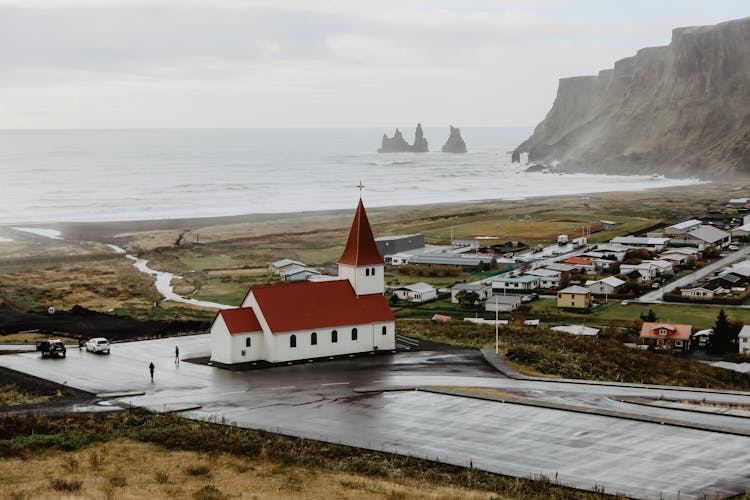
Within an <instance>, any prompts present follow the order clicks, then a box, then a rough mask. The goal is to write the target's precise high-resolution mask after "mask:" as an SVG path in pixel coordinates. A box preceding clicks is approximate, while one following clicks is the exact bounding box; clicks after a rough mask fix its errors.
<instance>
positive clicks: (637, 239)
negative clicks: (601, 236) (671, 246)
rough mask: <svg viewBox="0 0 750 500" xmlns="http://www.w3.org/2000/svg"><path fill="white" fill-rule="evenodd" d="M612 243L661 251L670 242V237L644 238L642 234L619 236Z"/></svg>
mask: <svg viewBox="0 0 750 500" xmlns="http://www.w3.org/2000/svg"><path fill="white" fill-rule="evenodd" d="M612 243H614V244H615V245H622V246H626V247H630V248H647V249H649V250H657V251H661V250H663V249H664V247H666V246H667V244H668V243H669V238H644V237H641V236H617V237H615V238H612Z"/></svg>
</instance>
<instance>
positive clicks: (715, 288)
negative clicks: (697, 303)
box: [680, 283, 729, 300]
mask: <svg viewBox="0 0 750 500" xmlns="http://www.w3.org/2000/svg"><path fill="white" fill-rule="evenodd" d="M726 293H729V290H727V289H726V288H723V287H722V286H721V285H720V284H718V283H706V284H705V285H701V286H696V287H693V288H683V289H682V290H680V294H681V295H682V296H683V297H687V298H689V299H697V300H711V299H713V298H714V297H715V296H717V295H724V294H726Z"/></svg>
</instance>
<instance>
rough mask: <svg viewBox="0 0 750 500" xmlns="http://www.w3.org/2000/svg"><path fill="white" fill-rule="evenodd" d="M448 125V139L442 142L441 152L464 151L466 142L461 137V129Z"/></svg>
mask: <svg viewBox="0 0 750 500" xmlns="http://www.w3.org/2000/svg"><path fill="white" fill-rule="evenodd" d="M450 127H451V134H450V135H449V136H448V140H447V141H445V144H443V147H442V151H443V153H465V152H466V143H465V142H464V139H463V137H461V131H460V130H459V129H458V128H457V127H454V126H453V125H451V126H450Z"/></svg>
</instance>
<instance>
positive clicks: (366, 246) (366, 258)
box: [339, 199, 383, 266]
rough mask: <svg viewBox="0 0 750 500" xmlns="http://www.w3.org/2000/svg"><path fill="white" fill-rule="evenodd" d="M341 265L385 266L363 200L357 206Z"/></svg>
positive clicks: (340, 259) (340, 260)
mask: <svg viewBox="0 0 750 500" xmlns="http://www.w3.org/2000/svg"><path fill="white" fill-rule="evenodd" d="M339 264H347V265H350V266H369V265H372V264H383V257H382V256H381V255H380V252H379V251H378V247H377V245H375V238H374V237H373V235H372V228H371V227H370V221H369V220H367V212H365V207H364V205H363V204H362V200H361V199H360V200H359V205H357V212H356V213H355V214H354V220H353V221H352V228H351V230H350V231H349V239H348V240H347V241H346V247H345V248H344V253H342V254H341V258H339Z"/></svg>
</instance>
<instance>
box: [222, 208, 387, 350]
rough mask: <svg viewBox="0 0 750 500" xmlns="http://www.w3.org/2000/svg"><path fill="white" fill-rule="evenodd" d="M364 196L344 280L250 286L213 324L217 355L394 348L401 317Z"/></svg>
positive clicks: (341, 266)
mask: <svg viewBox="0 0 750 500" xmlns="http://www.w3.org/2000/svg"><path fill="white" fill-rule="evenodd" d="M383 267H384V263H383V258H382V257H381V256H380V252H378V249H377V247H376V246H375V239H374V238H373V235H372V229H371V228H370V223H369V221H368V220H367V213H366V212H365V209H364V206H363V205H362V200H360V201H359V205H358V206H357V210H356V213H355V216H354V220H353V222H352V227H351V230H350V232H349V238H348V239H347V243H346V247H345V248H344V251H343V253H342V254H341V257H340V258H339V261H338V274H339V276H340V277H341V279H339V280H331V281H320V282H311V281H300V282H296V283H288V284H278V285H268V286H258V287H252V288H250V290H249V291H248V293H247V295H246V296H245V298H244V299H243V301H242V304H241V305H240V307H238V308H233V309H224V310H222V311H220V312H219V313H218V314H217V315H216V317H215V319H214V322H213V324H212V326H211V361H213V362H215V363H220V364H233V363H244V362H253V361H267V362H271V363H281V362H289V361H296V360H304V359H312V358H319V357H324V356H325V357H330V356H336V355H345V354H354V353H361V352H372V351H376V350H393V349H395V347H396V340H395V317H394V316H393V313H392V312H391V310H390V308H389V307H388V303H387V301H386V299H385V297H384V296H383V292H384V291H385V280H384V277H383Z"/></svg>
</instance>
